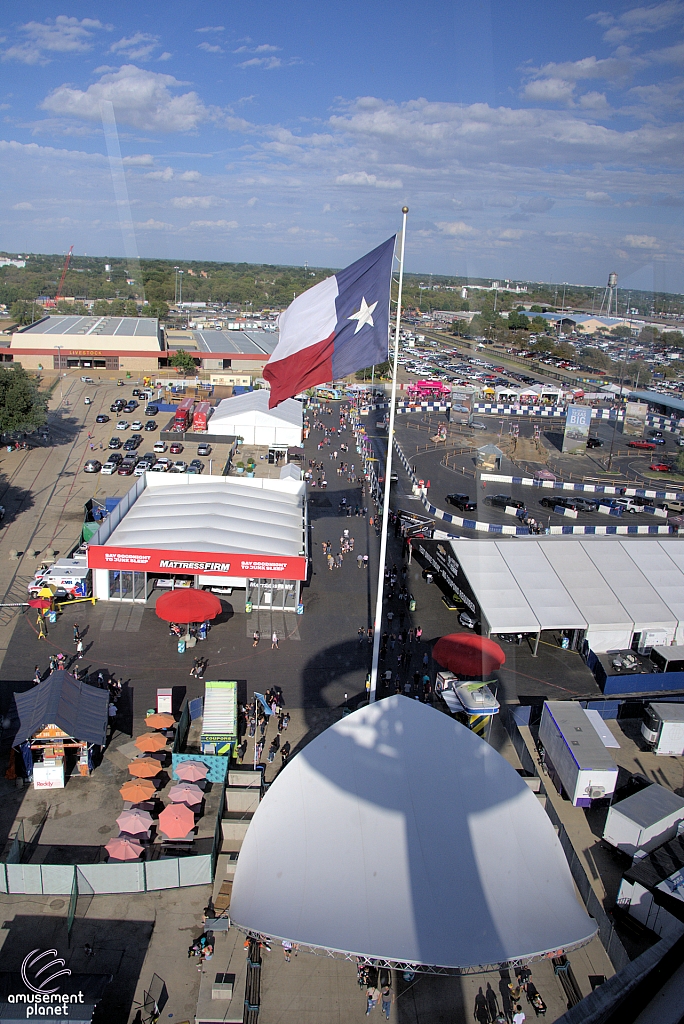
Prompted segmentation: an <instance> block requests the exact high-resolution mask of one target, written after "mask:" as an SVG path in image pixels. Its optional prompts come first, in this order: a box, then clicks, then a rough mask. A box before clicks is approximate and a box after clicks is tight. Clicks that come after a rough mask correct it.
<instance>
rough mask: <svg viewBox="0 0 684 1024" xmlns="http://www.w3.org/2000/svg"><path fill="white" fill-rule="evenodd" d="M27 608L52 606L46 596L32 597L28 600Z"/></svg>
mask: <svg viewBox="0 0 684 1024" xmlns="http://www.w3.org/2000/svg"><path fill="white" fill-rule="evenodd" d="M29 608H41V609H43V610H45V609H47V608H52V601H49V600H48V598H47V597H32V598H31V599H30V600H29Z"/></svg>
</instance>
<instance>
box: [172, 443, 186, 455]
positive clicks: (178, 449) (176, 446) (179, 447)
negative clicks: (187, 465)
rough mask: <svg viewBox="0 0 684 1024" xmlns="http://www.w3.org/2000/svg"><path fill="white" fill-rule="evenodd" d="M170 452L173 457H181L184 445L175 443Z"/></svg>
mask: <svg viewBox="0 0 684 1024" xmlns="http://www.w3.org/2000/svg"><path fill="white" fill-rule="evenodd" d="M169 451H170V452H171V454H172V455H180V454H181V453H182V451H183V445H182V444H181V443H180V441H173V442H172V444H171V447H170V448H169Z"/></svg>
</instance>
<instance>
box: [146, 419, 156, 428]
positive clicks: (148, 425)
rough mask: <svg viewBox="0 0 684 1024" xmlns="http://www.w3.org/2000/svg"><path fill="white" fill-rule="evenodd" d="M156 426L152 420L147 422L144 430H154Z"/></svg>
mask: <svg viewBox="0 0 684 1024" xmlns="http://www.w3.org/2000/svg"><path fill="white" fill-rule="evenodd" d="M156 429H157V424H156V422H155V421H154V420H148V421H147V423H146V424H145V430H156Z"/></svg>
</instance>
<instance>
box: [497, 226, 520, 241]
mask: <svg viewBox="0 0 684 1024" xmlns="http://www.w3.org/2000/svg"><path fill="white" fill-rule="evenodd" d="M525 234H526V232H525V231H522V230H521V229H520V228H506V230H505V231H501V232H500V234H499V238H503V239H506V240H510V241H517V240H518V239H519V238H522V237H523V235H525Z"/></svg>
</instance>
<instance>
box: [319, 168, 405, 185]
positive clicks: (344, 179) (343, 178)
mask: <svg viewBox="0 0 684 1024" xmlns="http://www.w3.org/2000/svg"><path fill="white" fill-rule="evenodd" d="M335 184H336V185H369V186H371V187H372V188H402V187H403V185H402V182H401V180H400V179H399V178H391V179H389V178H378V177H377V176H376V175H375V174H368V173H367V172H366V171H352V172H351V173H349V174H338V175H337V177H336V178H335Z"/></svg>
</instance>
